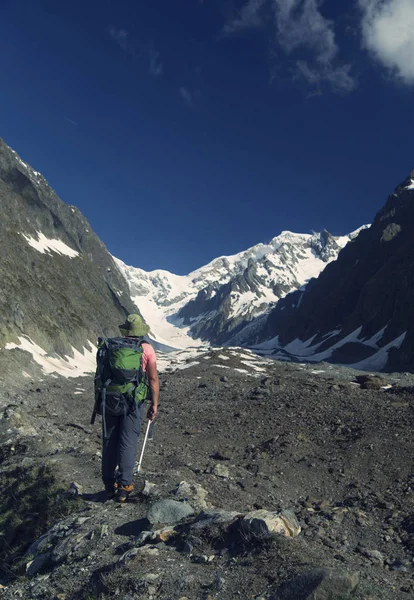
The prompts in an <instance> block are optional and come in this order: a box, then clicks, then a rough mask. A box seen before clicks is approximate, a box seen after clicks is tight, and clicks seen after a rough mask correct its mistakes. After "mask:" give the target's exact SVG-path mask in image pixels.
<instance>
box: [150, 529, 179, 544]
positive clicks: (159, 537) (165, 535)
mask: <svg viewBox="0 0 414 600" xmlns="http://www.w3.org/2000/svg"><path fill="white" fill-rule="evenodd" d="M155 534H156V541H158V542H166V541H167V540H169V539H170V538H172V537H174V536H175V535H177V532H176V530H175V529H174V527H163V529H158V530H157V531H155Z"/></svg>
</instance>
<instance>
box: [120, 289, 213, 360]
mask: <svg viewBox="0 0 414 600" xmlns="http://www.w3.org/2000/svg"><path fill="white" fill-rule="evenodd" d="M132 299H133V301H134V302H135V304H136V305H137V306H138V307H139V310H140V313H141V315H142V316H143V317H144V320H145V322H146V323H147V324H148V325H149V327H150V330H151V337H152V338H153V339H154V340H155V341H156V342H159V343H160V344H165V345H166V346H171V347H172V348H177V349H184V348H191V347H200V346H205V345H206V343H205V342H202V341H201V340H194V339H193V338H191V337H190V335H189V329H190V328H189V327H177V326H176V325H173V324H172V323H169V322H168V321H167V317H168V311H167V313H166V311H165V309H164V308H163V307H160V306H158V305H157V304H156V302H155V301H154V299H153V298H152V297H149V296H135V297H133V298H132Z"/></svg>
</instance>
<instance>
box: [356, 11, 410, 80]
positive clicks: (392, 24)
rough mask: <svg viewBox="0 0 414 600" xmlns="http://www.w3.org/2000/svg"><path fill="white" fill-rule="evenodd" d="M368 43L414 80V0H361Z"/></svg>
mask: <svg viewBox="0 0 414 600" xmlns="http://www.w3.org/2000/svg"><path fill="white" fill-rule="evenodd" d="M359 5H360V7H361V9H362V11H363V18H362V35H363V42H364V45H365V47H366V48H367V50H368V51H369V52H371V54H373V55H374V56H375V57H376V58H377V59H378V60H379V61H380V62H381V63H382V64H383V65H384V66H385V67H387V68H388V69H391V70H392V71H393V72H394V73H396V74H397V75H398V76H399V77H401V78H402V79H403V80H404V81H405V82H406V83H408V84H414V1H413V0H359Z"/></svg>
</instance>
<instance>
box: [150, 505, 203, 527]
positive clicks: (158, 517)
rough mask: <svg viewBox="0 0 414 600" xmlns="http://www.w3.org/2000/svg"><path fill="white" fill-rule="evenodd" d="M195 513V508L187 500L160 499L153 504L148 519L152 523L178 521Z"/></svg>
mask: <svg viewBox="0 0 414 600" xmlns="http://www.w3.org/2000/svg"><path fill="white" fill-rule="evenodd" d="M193 514H194V508H193V507H192V506H191V505H190V504H188V503H187V502H177V501H176V500H168V499H167V500H160V501H159V502H156V503H155V504H153V505H152V506H151V508H150V509H149V511H148V515H147V519H148V521H149V522H150V523H151V524H152V525H155V524H156V523H178V522H179V521H181V520H182V519H185V518H186V517H189V516H190V515H193Z"/></svg>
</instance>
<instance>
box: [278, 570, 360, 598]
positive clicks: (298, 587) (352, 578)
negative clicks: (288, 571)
mask: <svg viewBox="0 0 414 600" xmlns="http://www.w3.org/2000/svg"><path fill="white" fill-rule="evenodd" d="M358 583H359V574H358V573H350V572H348V571H339V570H335V569H313V570H312V571H308V572H307V573H302V574H300V575H298V576H297V577H295V579H293V580H292V581H289V582H288V583H286V584H284V585H282V587H281V588H279V590H278V591H277V592H276V594H275V595H273V596H271V600H339V598H341V599H343V600H345V598H350V597H351V595H352V594H353V592H354V590H355V589H356V587H357V585H358Z"/></svg>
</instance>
